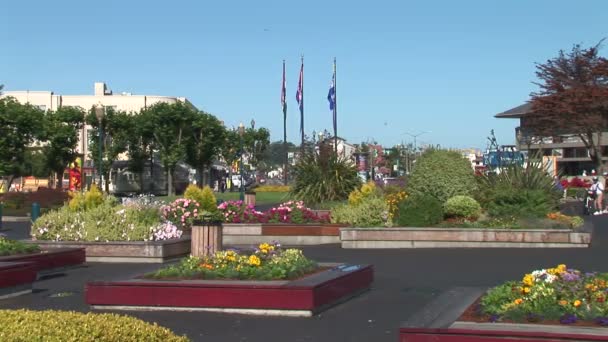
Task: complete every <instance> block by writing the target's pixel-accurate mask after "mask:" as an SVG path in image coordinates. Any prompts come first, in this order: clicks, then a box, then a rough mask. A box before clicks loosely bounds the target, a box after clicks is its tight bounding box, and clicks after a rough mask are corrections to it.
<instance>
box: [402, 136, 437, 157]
mask: <svg viewBox="0 0 608 342" xmlns="http://www.w3.org/2000/svg"><path fill="white" fill-rule="evenodd" d="M426 133H431V131H424V132H420V133H418V134H411V133H407V132H406V133H403V134H407V135H409V136H410V137H412V138H414V156H416V138H418V137H419V136H421V135H423V134H426Z"/></svg>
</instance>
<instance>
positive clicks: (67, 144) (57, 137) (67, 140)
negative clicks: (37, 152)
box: [43, 107, 84, 188]
mask: <svg viewBox="0 0 608 342" xmlns="http://www.w3.org/2000/svg"><path fill="white" fill-rule="evenodd" d="M83 123H84V112H83V111H82V109H80V108H74V107H61V108H59V109H58V110H57V111H54V112H53V111H48V112H47V113H46V115H45V120H44V140H46V142H47V144H46V145H45V146H44V147H43V152H44V161H45V165H46V167H47V168H48V169H50V170H51V171H53V172H54V173H55V174H56V177H55V179H56V182H55V188H58V187H61V184H62V182H63V173H64V170H65V169H66V167H68V165H69V164H70V163H71V162H73V161H74V160H75V159H76V157H77V156H78V153H77V152H76V146H77V144H78V133H79V132H80V129H82V125H83Z"/></svg>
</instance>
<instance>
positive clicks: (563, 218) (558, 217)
mask: <svg viewBox="0 0 608 342" xmlns="http://www.w3.org/2000/svg"><path fill="white" fill-rule="evenodd" d="M547 218H548V219H550V220H554V221H558V222H562V223H565V224H567V225H569V226H570V227H572V228H578V227H580V226H582V225H583V224H584V223H585V221H584V220H583V219H582V218H581V217H580V216H568V215H565V214H562V213H560V212H559V211H556V212H552V213H548V214H547Z"/></svg>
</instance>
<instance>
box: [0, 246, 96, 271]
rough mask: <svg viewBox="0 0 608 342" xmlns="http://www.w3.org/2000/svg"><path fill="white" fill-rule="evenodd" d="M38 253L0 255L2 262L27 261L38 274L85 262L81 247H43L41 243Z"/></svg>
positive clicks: (0, 261)
mask: <svg viewBox="0 0 608 342" xmlns="http://www.w3.org/2000/svg"><path fill="white" fill-rule="evenodd" d="M40 247H42V250H41V251H40V253H32V254H16V255H9V256H2V257H0V263H3V262H28V263H31V266H32V267H33V268H34V271H35V272H37V273H38V275H39V276H40V275H44V274H49V273H54V272H57V271H60V270H63V269H65V268H67V267H71V266H77V265H80V264H83V263H84V262H85V252H84V249H82V248H50V249H49V248H45V247H46V246H43V245H41V246H40Z"/></svg>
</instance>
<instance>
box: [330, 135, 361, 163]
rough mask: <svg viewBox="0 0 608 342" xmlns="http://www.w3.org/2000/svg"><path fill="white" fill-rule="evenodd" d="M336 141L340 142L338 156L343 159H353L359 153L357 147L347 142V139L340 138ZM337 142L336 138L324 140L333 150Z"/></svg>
mask: <svg viewBox="0 0 608 342" xmlns="http://www.w3.org/2000/svg"><path fill="white" fill-rule="evenodd" d="M335 140H337V141H338V148H337V150H338V156H340V157H342V158H347V159H351V158H352V157H353V154H354V153H355V152H356V151H357V146H355V145H353V144H351V143H348V142H346V139H343V138H340V137H337V139H335ZM335 140H334V138H325V139H323V142H324V143H327V144H329V145H330V146H331V148H332V150H333V148H334V143H335Z"/></svg>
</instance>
